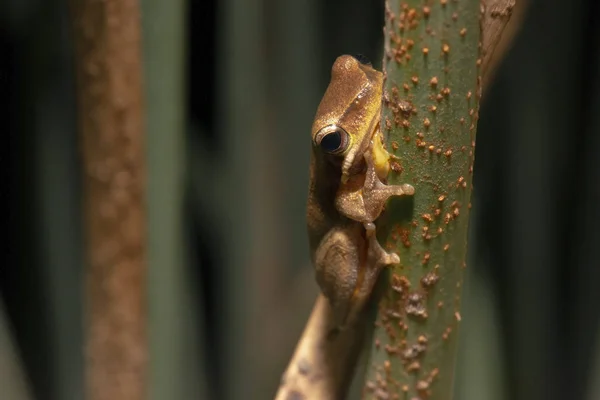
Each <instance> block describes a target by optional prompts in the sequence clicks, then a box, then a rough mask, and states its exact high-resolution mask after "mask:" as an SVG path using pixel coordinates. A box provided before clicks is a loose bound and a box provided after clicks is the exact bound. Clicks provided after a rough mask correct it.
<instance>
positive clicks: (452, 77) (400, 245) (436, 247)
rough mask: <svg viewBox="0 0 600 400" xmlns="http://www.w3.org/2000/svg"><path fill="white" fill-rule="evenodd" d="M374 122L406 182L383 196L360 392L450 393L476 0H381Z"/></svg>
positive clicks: (473, 119)
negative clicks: (392, 262)
mask: <svg viewBox="0 0 600 400" xmlns="http://www.w3.org/2000/svg"><path fill="white" fill-rule="evenodd" d="M385 21H386V27H385V39H384V40H385V54H384V61H383V68H384V73H385V74H386V80H385V83H384V100H383V113H382V128H383V132H384V135H385V136H387V143H388V145H389V149H388V150H389V151H390V152H391V153H392V154H393V155H394V156H395V157H394V159H393V161H392V170H393V172H392V173H390V177H389V182H390V183H392V184H399V183H410V184H412V185H413V186H414V187H415V195H414V198H413V199H411V200H410V201H406V200H398V201H393V202H390V204H389V205H388V209H387V211H386V214H385V215H384V216H382V218H381V219H380V221H378V224H377V226H378V229H379V239H380V242H381V243H383V244H384V245H385V246H386V248H388V249H389V250H392V251H395V252H397V253H398V254H399V255H400V258H401V264H400V265H397V266H395V267H394V268H391V269H390V270H389V273H386V274H384V275H383V276H382V279H381V281H380V283H381V285H380V287H381V291H382V294H381V297H380V298H379V302H378V304H377V319H376V323H375V331H374V333H373V340H372V342H371V343H369V344H367V346H370V347H371V349H370V358H369V361H368V365H367V375H366V379H365V384H364V394H365V397H366V398H378V399H379V398H400V399H450V398H451V397H452V383H453V376H454V364H455V358H456V349H457V338H458V334H457V331H458V328H459V325H460V320H461V316H460V299H461V292H462V282H463V275H464V269H465V267H466V264H465V257H466V241H467V228H468V222H469V209H470V202H469V201H470V197H471V178H472V171H473V161H474V150H475V148H474V146H475V131H476V126H477V117H478V104H479V97H480V93H481V91H480V89H481V88H480V86H481V85H480V82H481V78H480V76H479V74H480V71H479V70H480V66H481V60H480V59H479V57H480V50H481V46H480V44H479V43H480V4H479V1H478V0H447V1H444V0H442V1H440V0H437V1H427V0H412V1H401V2H396V1H394V2H391V1H387V2H386V14H385Z"/></svg>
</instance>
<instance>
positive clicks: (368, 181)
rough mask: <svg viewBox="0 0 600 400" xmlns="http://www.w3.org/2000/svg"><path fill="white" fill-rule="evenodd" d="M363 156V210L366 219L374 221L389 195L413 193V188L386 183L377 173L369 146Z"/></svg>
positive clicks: (407, 185)
mask: <svg viewBox="0 0 600 400" xmlns="http://www.w3.org/2000/svg"><path fill="white" fill-rule="evenodd" d="M371 147H372V145H371ZM364 157H365V162H366V163H367V172H366V176H365V184H364V188H363V197H364V204H365V211H366V214H367V216H368V218H367V220H370V221H374V220H375V219H377V218H378V217H379V215H380V214H381V212H382V211H383V207H384V206H385V203H386V202H387V201H388V199H389V198H390V197H392V196H405V195H409V196H410V195H413V194H414V193H415V188H414V187H413V186H412V185H409V184H406V183H405V184H403V185H386V184H385V183H383V182H382V181H381V179H380V178H379V176H378V175H377V171H376V169H375V162H374V161H373V154H372V150H371V148H369V150H367V151H365V154H364ZM365 228H366V227H365Z"/></svg>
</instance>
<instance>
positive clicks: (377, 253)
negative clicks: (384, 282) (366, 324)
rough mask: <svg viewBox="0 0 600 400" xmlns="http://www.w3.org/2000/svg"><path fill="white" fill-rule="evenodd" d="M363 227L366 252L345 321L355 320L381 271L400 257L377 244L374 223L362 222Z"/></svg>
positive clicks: (398, 261)
mask: <svg viewBox="0 0 600 400" xmlns="http://www.w3.org/2000/svg"><path fill="white" fill-rule="evenodd" d="M363 225H364V228H365V236H366V244H367V254H366V259H365V260H363V263H362V265H361V266H360V268H361V269H363V270H362V271H361V273H360V274H359V276H360V279H358V280H357V283H356V288H355V289H354V293H353V295H352V300H351V302H350V303H351V304H352V305H353V307H352V308H350V309H349V310H348V317H347V321H355V320H356V318H357V317H358V314H359V313H360V312H361V311H362V310H363V309H364V307H365V305H366V303H367V301H368V300H369V298H370V297H371V293H372V292H373V288H374V287H375V283H376V282H377V279H378V277H379V274H380V273H381V271H382V270H383V269H384V268H386V267H388V266H390V265H393V264H399V263H400V257H399V256H398V255H397V254H396V253H388V252H387V251H385V249H384V248H383V247H381V245H380V244H379V241H378V240H377V235H376V231H375V224H374V223H372V222H368V223H365V224H363Z"/></svg>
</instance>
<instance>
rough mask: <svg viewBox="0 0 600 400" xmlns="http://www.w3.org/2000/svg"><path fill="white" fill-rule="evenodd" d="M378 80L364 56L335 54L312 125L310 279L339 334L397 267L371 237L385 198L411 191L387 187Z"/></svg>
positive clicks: (380, 82) (395, 259)
mask: <svg viewBox="0 0 600 400" xmlns="http://www.w3.org/2000/svg"><path fill="white" fill-rule="evenodd" d="M382 90H383V74H382V73H381V72H379V71H377V70H375V69H373V67H372V66H371V64H370V63H368V61H366V60H364V59H363V58H362V57H357V58H355V57H352V56H347V55H344V56H340V57H339V58H338V59H337V60H336V61H335V63H334V64H333V68H332V70H331V81H330V83H329V86H328V88H327V90H326V92H325V95H324V96H323V99H322V100H321V103H320V105H319V108H318V110H317V114H316V117H315V120H314V123H313V126H312V142H313V143H312V154H311V164H310V184H309V195H308V206H307V222H308V234H309V242H310V249H311V257H312V262H313V265H314V267H315V270H316V278H317V282H318V283H319V286H320V287H321V290H322V291H323V294H324V295H325V297H327V298H328V299H329V301H330V303H331V306H332V310H333V313H334V316H335V320H336V325H337V326H338V328H340V329H343V328H344V327H346V326H348V325H350V324H352V323H353V322H354V321H355V320H356V318H357V316H358V315H359V314H360V312H361V311H362V310H363V308H364V306H365V304H366V302H367V300H368V299H369V296H370V295H371V292H372V290H373V287H374V285H375V282H376V281H377V278H378V276H379V273H380V272H381V270H382V269H383V268H385V267H386V266H388V265H391V264H397V263H399V262H400V258H399V256H398V255H397V254H395V253H388V252H386V251H385V250H384V249H383V248H382V247H381V245H380V244H379V242H378V241H377V237H376V234H375V233H376V227H375V224H374V221H375V220H376V219H377V218H378V217H379V215H380V214H381V212H382V211H383V208H384V206H385V203H386V202H387V200H388V199H389V198H390V197H391V196H402V195H412V194H414V188H413V187H412V186H411V185H408V184H404V185H387V184H385V183H384V182H385V179H386V177H387V174H388V172H389V169H390V165H389V162H390V155H389V153H388V152H387V151H386V149H385V147H384V145H383V135H382V134H381V131H380V118H381V97H382V96H381V95H382Z"/></svg>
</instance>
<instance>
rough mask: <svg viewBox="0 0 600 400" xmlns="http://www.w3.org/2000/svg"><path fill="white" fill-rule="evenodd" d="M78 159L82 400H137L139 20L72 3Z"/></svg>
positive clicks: (83, 0) (132, 12) (118, 7)
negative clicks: (83, 257) (83, 254)
mask: <svg viewBox="0 0 600 400" xmlns="http://www.w3.org/2000/svg"><path fill="white" fill-rule="evenodd" d="M71 11H72V18H73V28H74V30H73V31H74V37H75V49H76V70H77V78H78V108H79V110H78V111H79V129H80V132H81V143H82V151H83V170H84V200H85V207H84V210H85V224H86V227H85V233H86V249H87V265H86V271H85V282H86V285H85V294H86V307H85V309H86V314H85V318H84V320H85V334H86V347H85V358H86V372H85V378H86V396H87V398H88V399H97V400H99V399H106V400H120V399H123V400H136V399H140V400H141V399H143V398H144V397H145V393H144V392H145V375H146V360H147V343H146V329H145V326H146V306H145V303H146V299H145V297H146V289H145V283H146V282H145V281H146V244H145V229H146V224H145V215H144V208H145V203H146V201H145V199H144V179H145V165H144V143H143V126H142V125H143V124H142V82H141V75H142V74H141V59H140V56H141V54H140V53H141V52H140V45H141V43H140V11H139V5H138V2H137V1H135V0H125V1H120V0H107V1H93V0H72V2H71Z"/></svg>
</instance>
